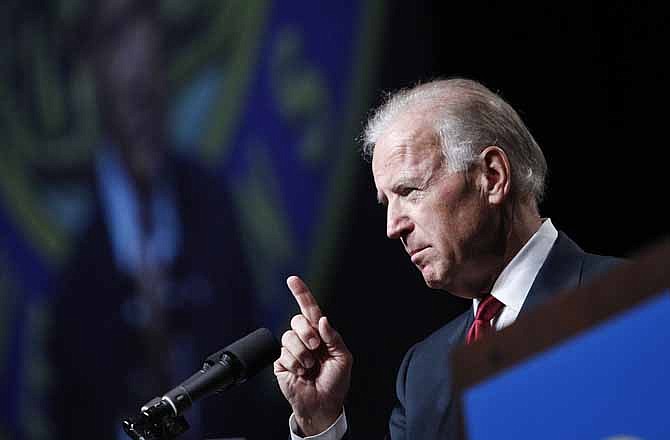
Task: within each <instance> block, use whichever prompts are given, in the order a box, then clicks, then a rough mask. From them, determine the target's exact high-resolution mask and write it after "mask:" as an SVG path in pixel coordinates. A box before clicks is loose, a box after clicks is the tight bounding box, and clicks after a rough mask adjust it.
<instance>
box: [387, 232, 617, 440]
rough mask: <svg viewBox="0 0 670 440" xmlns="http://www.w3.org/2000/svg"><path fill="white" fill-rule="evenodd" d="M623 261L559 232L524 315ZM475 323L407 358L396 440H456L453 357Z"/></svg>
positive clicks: (467, 316)
mask: <svg viewBox="0 0 670 440" xmlns="http://www.w3.org/2000/svg"><path fill="white" fill-rule="evenodd" d="M618 261H619V260H618V259H616V258H612V257H603V256H598V255H593V254H588V253H586V252H584V251H583V250H582V249H580V248H579V246H577V245H576V244H575V243H574V242H573V241H572V240H570V239H569V238H568V237H567V236H566V235H565V234H563V233H561V232H559V235H558V239H557V240H556V242H555V243H554V246H553V248H552V249H551V251H550V253H549V255H548V257H547V260H546V261H545V263H544V265H543V266H542V268H541V269H540V272H539V273H538V275H537V277H536V279H535V281H534V283H533V285H532V287H531V289H530V292H529V293H528V297H527V298H526V301H525V303H524V305H523V310H522V311H521V313H526V312H527V311H528V310H531V309H532V308H533V307H534V306H536V305H537V304H539V303H542V302H544V301H546V300H547V299H548V298H550V297H551V296H553V295H555V294H556V293H558V292H560V291H562V290H563V289H567V288H573V287H577V286H579V285H581V284H582V283H584V282H585V281H586V280H588V279H589V278H592V277H593V276H595V275H597V274H598V273H600V272H603V271H604V270H606V269H608V268H610V267H611V266H613V265H614V264H616V263H617V262H618ZM473 320H474V316H473V313H472V310H471V309H470V310H467V311H466V312H464V313H463V314H462V315H460V316H459V317H457V318H455V319H454V320H452V321H451V322H449V323H448V324H447V325H445V326H444V327H442V328H440V329H439V330H437V331H436V332H435V333H433V334H432V335H430V336H429V337H428V338H426V339H424V340H423V341H421V342H419V343H418V344H416V345H415V346H413V347H412V348H411V349H410V350H409V351H408V352H407V354H406V355H405V358H404V360H403V362H402V364H401V366H400V370H399V372H398V378H397V383H396V392H397V397H398V401H397V403H396V406H395V408H394V409H393V412H392V414H391V419H390V421H389V433H390V438H391V439H392V440H404V439H407V440H422V439H426V440H428V439H430V440H434V439H455V438H456V437H457V434H458V423H459V422H458V418H459V415H458V412H457V411H456V410H455V406H456V405H455V402H454V399H453V396H452V389H451V378H450V373H449V356H450V352H451V350H452V349H453V348H454V347H456V346H458V345H461V344H463V343H464V342H465V336H466V333H467V331H468V329H469V327H470V325H471V324H472V322H473Z"/></svg>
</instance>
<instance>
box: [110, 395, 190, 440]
mask: <svg viewBox="0 0 670 440" xmlns="http://www.w3.org/2000/svg"><path fill="white" fill-rule="evenodd" d="M121 423H122V425H123V430H124V431H125V432H126V434H128V437H130V438H131V439H133V440H174V439H176V438H177V436H178V435H180V434H182V433H184V432H186V431H187V430H188V428H189V424H188V422H187V421H186V419H185V418H184V416H182V415H179V416H176V415H174V412H173V411H172V408H171V407H170V406H168V405H166V404H165V402H163V401H162V400H161V399H160V398H159V397H154V398H153V399H151V400H150V401H149V402H147V403H146V404H144V406H142V408H141V409H140V414H139V415H137V416H135V417H127V418H125V419H123V421H122V422H121Z"/></svg>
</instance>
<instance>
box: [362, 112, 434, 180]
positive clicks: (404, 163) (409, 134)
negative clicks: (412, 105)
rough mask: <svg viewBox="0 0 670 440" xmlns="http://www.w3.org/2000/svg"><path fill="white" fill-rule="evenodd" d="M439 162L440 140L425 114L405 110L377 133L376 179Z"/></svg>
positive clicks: (375, 151) (373, 157)
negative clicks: (378, 134)
mask: <svg viewBox="0 0 670 440" xmlns="http://www.w3.org/2000/svg"><path fill="white" fill-rule="evenodd" d="M441 162H442V154H441V151H440V144H439V139H438V136H437V133H436V132H435V129H434V127H433V124H432V122H431V120H430V118H429V117H428V115H426V114H425V113H405V114H403V115H400V116H399V117H396V118H395V119H394V120H393V121H391V122H390V123H389V124H388V125H387V126H386V128H385V129H384V130H383V132H382V133H381V135H380V136H379V138H378V140H377V143H376V144H375V150H374V154H373V156H372V173H373V175H374V177H375V181H377V180H378V179H381V178H383V177H385V176H387V175H389V174H392V175H396V174H398V173H406V172H409V171H411V170H412V169H413V168H414V167H417V166H420V165H422V164H423V165H431V166H432V165H435V164H437V163H441ZM378 184H379V182H378Z"/></svg>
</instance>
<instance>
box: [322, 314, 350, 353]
mask: <svg viewBox="0 0 670 440" xmlns="http://www.w3.org/2000/svg"><path fill="white" fill-rule="evenodd" d="M319 336H321V339H322V340H323V342H324V343H325V344H326V348H327V349H328V353H330V354H332V355H337V354H342V353H345V352H346V351H347V347H346V346H345V345H344V341H343V340H342V337H341V336H340V334H339V333H338V332H337V330H335V329H334V328H333V327H331V325H330V322H329V321H328V318H327V317H325V316H322V317H321V319H319Z"/></svg>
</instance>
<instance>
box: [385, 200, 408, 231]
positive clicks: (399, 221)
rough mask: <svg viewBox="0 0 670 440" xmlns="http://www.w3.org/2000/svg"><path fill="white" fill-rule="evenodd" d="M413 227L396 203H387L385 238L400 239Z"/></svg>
mask: <svg viewBox="0 0 670 440" xmlns="http://www.w3.org/2000/svg"><path fill="white" fill-rule="evenodd" d="M413 228H414V225H413V223H412V221H411V220H410V218H409V217H408V216H407V214H406V213H404V212H402V209H401V208H400V206H398V204H396V203H389V205H388V208H387V210H386V236H387V237H388V238H390V239H402V238H404V237H406V236H407V234H409V233H410V232H412V229H413Z"/></svg>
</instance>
